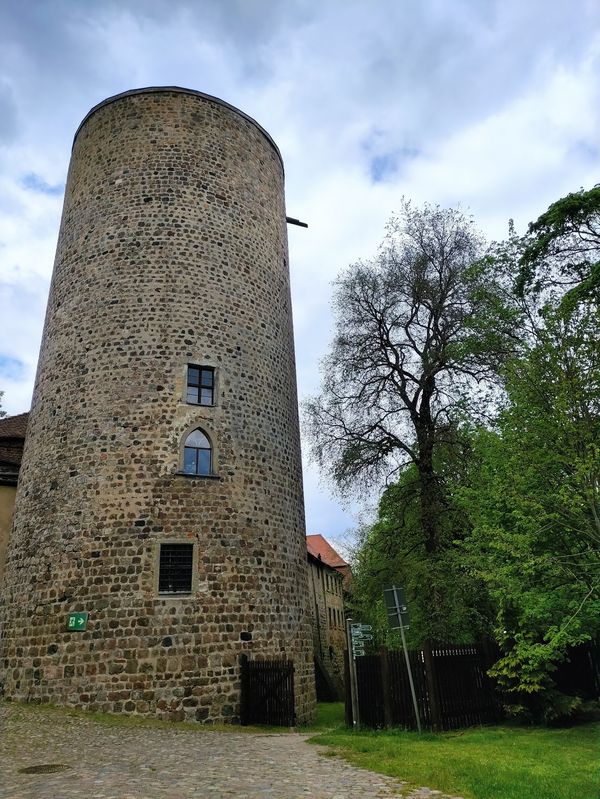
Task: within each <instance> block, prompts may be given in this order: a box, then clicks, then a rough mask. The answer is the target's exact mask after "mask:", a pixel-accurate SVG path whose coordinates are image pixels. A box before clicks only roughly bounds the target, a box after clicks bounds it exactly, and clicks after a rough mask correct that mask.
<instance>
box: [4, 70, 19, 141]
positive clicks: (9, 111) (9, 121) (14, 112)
mask: <svg viewBox="0 0 600 799" xmlns="http://www.w3.org/2000/svg"><path fill="white" fill-rule="evenodd" d="M18 132H19V112H18V108H17V103H16V101H15V96H14V92H13V90H12V89H11V87H10V86H9V85H8V83H4V82H0V145H1V144H5V145H6V144H11V143H12V142H14V141H15V139H16V138H17V134H18Z"/></svg>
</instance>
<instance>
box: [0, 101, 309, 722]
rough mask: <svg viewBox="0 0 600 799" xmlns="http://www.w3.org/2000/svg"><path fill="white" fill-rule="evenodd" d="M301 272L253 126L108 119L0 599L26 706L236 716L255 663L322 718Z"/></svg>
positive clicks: (46, 341)
mask: <svg viewBox="0 0 600 799" xmlns="http://www.w3.org/2000/svg"><path fill="white" fill-rule="evenodd" d="M287 264H288V255H287V233H286V221H285V205H284V191H283V167H282V163H281V157H280V154H279V151H278V150H277V148H276V146H275V144H274V143H273V141H272V139H271V138H270V137H269V136H268V134H267V133H266V132H265V131H264V130H263V129H262V128H261V127H260V126H259V125H257V123H256V122H254V121H253V120H252V119H250V118H249V117H247V116H246V115H245V114H243V113H242V112H240V111H238V110H237V109H234V108H233V107H231V106H229V105H227V104H226V103H223V102H222V101H220V100H218V99H216V98H214V97H210V96H208V95H204V94H201V93H199V92H194V91H191V90H186V89H179V88H175V87H168V88H153V89H141V90H136V91H133V92H126V93H125V94H123V95H118V96H116V97H114V98H109V99H108V100H106V101H104V102H103V103H101V104H100V105H99V106H96V108H94V109H92V111H91V112H90V114H88V116H87V117H86V119H85V120H84V122H83V123H82V125H81V126H80V128H79V130H78V132H77V134H76V138H75V142H74V147H73V154H72V158H71V165H70V168H69V176H68V180H67V186H66V192H65V204H64V209H63V217H62V222H61V229H60V234H59V240H58V245H57V254H56V261H55V265H54V273H53V278H52V284H51V290H50V297H49V301H48V310H47V315H46V322H45V327H44V335H43V339H42V346H41V351H40V360H39V365H38V372H37V377H36V385H35V389H34V396H33V403H32V410H31V414H30V418H29V425H28V430H27V438H26V442H25V450H24V455H23V462H22V467H21V473H20V477H19V486H18V491H17V499H16V505H15V516H14V523H13V529H12V534H11V540H10V543H9V548H8V554H7V561H6V567H5V576H4V582H3V585H2V587H1V591H0V620H1V625H2V627H1V636H2V637H1V639H0V647H1V655H0V668H1V671H2V679H3V681H4V690H5V694H6V695H7V696H8V697H10V698H14V699H21V700H27V701H40V702H53V703H56V704H61V705H69V706H74V707H81V708H87V709H89V710H94V711H103V712H115V713H138V714H144V715H153V716H158V717H160V718H165V719H173V720H183V719H186V720H196V721H200V722H206V723H210V722H223V721H235V720H237V719H238V718H239V712H240V657H241V656H242V655H247V656H248V657H250V658H257V659H261V658H269V659H272V658H282V659H288V660H293V661H294V665H295V706H296V717H297V721H298V723H304V722H307V721H309V720H310V719H311V717H312V715H313V713H314V703H315V696H314V673H313V653H312V639H311V630H310V623H309V620H308V616H307V612H306V608H307V602H308V598H307V572H306V568H307V565H306V544H305V529H304V510H303V496H302V474H301V464H300V444H299V431H298V415H297V395H296V379H295V364H294V349H293V333H292V317H291V303H290V293H289V274H288V267H287ZM198 375H199V376H198ZM194 381H196V382H194ZM203 381H204V382H203ZM209 381H212V383H210V386H209ZM198 441H200V442H206V444H203V443H201V444H200V445H198V446H196V444H197V442H198ZM194 458H195V460H194ZM77 614H83V615H77ZM85 614H87V616H86V615H85ZM80 619H82V621H80Z"/></svg>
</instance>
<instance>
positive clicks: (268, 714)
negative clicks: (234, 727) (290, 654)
mask: <svg viewBox="0 0 600 799" xmlns="http://www.w3.org/2000/svg"><path fill="white" fill-rule="evenodd" d="M240 660H241V667H242V696H241V710H240V721H241V723H242V724H244V725H247V724H267V725H272V726H276V727H293V726H294V725H295V723H296V712H295V707H294V663H293V661H291V660H249V659H248V657H247V656H246V655H242V656H241V659H240Z"/></svg>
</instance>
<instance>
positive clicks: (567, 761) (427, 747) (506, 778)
mask: <svg viewBox="0 0 600 799" xmlns="http://www.w3.org/2000/svg"><path fill="white" fill-rule="evenodd" d="M342 712H343V711H342ZM320 718H322V719H327V720H328V722H329V724H330V726H332V725H333V724H335V723H336V720H337V724H338V725H342V724H343V715H340V712H339V708H338V709H337V710H336V709H335V707H334V706H330V707H329V708H327V709H324V710H320ZM311 742H312V743H315V744H320V745H325V746H327V747H328V749H329V750H330V751H334V752H335V753H336V754H340V755H341V756H343V757H344V758H345V759H346V760H349V761H350V762H351V763H353V764H355V765H357V766H361V767H363V768H367V769H371V770H372V771H379V772H381V773H383V774H388V775H390V776H392V777H397V778H398V779H400V780H406V781H408V782H409V783H411V784H414V785H417V786H419V785H427V786H428V787H429V788H436V789H437V790H440V791H444V792H446V793H450V794H456V795H459V796H464V797H465V799H600V774H599V771H600V724H597V723H596V724H584V725H581V726H578V727H570V728H564V729H547V728H541V727H513V726H505V727H475V728H471V729H468V730H457V731H456V732H448V733H441V734H439V735H433V734H430V733H424V734H422V735H418V734H417V733H412V732H400V731H398V732H392V731H389V732H384V731H381V732H379V731H377V732H374V731H361V732H357V733H355V732H352V731H351V730H346V729H345V728H343V727H342V726H338V727H337V728H336V729H330V730H329V731H328V732H325V733H322V734H320V735H318V736H316V737H314V738H312V739H311Z"/></svg>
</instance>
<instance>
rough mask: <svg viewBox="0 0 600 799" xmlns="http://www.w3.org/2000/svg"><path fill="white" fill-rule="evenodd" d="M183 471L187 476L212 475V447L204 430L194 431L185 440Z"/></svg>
mask: <svg viewBox="0 0 600 799" xmlns="http://www.w3.org/2000/svg"><path fill="white" fill-rule="evenodd" d="M183 471H184V472H185V473H186V474H204V475H206V474H212V446H211V443H210V441H209V439H208V436H207V435H206V433H203V432H202V430H199V429H198V430H192V432H191V433H190V434H189V436H188V437H187V438H186V440H185V445H184V450H183Z"/></svg>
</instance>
